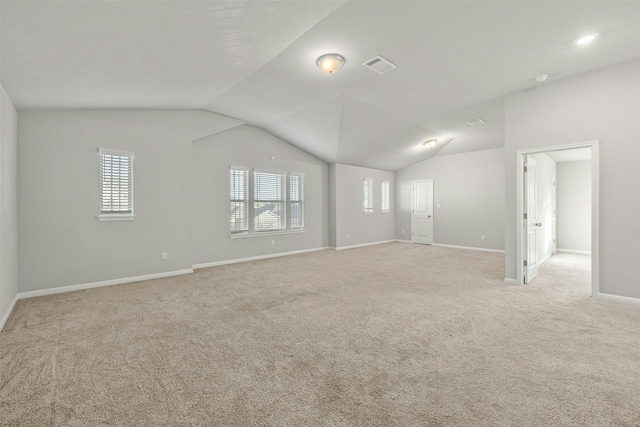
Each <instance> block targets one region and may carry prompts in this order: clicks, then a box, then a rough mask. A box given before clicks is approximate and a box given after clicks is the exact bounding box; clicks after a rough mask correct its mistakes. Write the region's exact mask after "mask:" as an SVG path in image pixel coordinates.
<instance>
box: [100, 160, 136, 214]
mask: <svg viewBox="0 0 640 427" xmlns="http://www.w3.org/2000/svg"><path fill="white" fill-rule="evenodd" d="M98 155H99V157H100V214H99V215H98V219H100V220H118V219H133V218H134V215H133V157H134V155H135V153H133V152H130V151H121V150H110V149H107V148H99V149H98Z"/></svg>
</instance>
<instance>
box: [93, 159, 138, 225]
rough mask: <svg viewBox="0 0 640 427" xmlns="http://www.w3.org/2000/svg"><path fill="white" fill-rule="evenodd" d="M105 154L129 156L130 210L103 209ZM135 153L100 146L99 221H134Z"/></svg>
mask: <svg viewBox="0 0 640 427" xmlns="http://www.w3.org/2000/svg"><path fill="white" fill-rule="evenodd" d="M103 156H119V157H128V158H129V195H128V199H129V201H128V206H130V208H131V209H130V211H129V212H116V211H103V210H102V208H103V206H104V205H105V203H104V201H103V198H102V197H103V185H104V182H105V181H104V179H103V178H104V171H103V167H104V163H103V159H104V158H103ZM134 157H135V153H134V152H133V151H124V150H113V149H110V148H102V147H100V148H98V163H99V175H98V190H99V196H98V215H97V216H96V217H97V218H98V220H99V221H132V220H134V219H135V217H136V216H135V214H134V212H135V211H134V185H133V184H134V182H133V159H134Z"/></svg>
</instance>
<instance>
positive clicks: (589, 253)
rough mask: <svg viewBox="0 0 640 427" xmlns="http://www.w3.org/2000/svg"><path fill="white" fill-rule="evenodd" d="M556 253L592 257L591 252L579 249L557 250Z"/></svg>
mask: <svg viewBox="0 0 640 427" xmlns="http://www.w3.org/2000/svg"><path fill="white" fill-rule="evenodd" d="M556 252H564V253H568V254H579V255H591V251H579V250H577V249H556Z"/></svg>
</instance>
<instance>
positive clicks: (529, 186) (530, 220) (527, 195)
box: [523, 156, 542, 283]
mask: <svg viewBox="0 0 640 427" xmlns="http://www.w3.org/2000/svg"><path fill="white" fill-rule="evenodd" d="M537 179H538V162H537V161H536V159H534V158H533V157H531V156H525V163H524V218H523V227H524V229H525V230H524V231H525V233H524V236H525V238H524V248H523V253H524V283H530V282H531V281H532V280H533V279H535V278H536V276H537V275H538V255H537V254H538V228H539V227H541V226H542V223H540V222H538V182H537Z"/></svg>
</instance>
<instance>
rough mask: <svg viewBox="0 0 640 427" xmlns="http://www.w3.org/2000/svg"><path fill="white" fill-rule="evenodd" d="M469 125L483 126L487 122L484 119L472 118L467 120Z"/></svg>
mask: <svg viewBox="0 0 640 427" xmlns="http://www.w3.org/2000/svg"><path fill="white" fill-rule="evenodd" d="M467 124H468V125H469V126H482V125H484V124H485V121H484V120H482V119H475V120H470V121H468V122H467Z"/></svg>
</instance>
